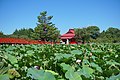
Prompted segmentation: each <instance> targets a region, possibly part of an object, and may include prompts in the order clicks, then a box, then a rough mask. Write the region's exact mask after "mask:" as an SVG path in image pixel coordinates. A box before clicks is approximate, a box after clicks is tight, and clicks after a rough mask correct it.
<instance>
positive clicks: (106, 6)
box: [0, 0, 120, 34]
mask: <svg viewBox="0 0 120 80" xmlns="http://www.w3.org/2000/svg"><path fill="white" fill-rule="evenodd" d="M42 11H47V15H48V16H53V18H52V23H54V24H55V26H56V27H57V28H58V30H60V33H61V34H64V33H66V32H67V31H68V30H69V29H71V28H83V27H88V26H98V27H99V28H100V31H103V30H107V29H108V28H109V27H114V28H119V29H120V0H0V31H2V32H3V33H4V34H12V33H13V32H14V31H15V30H16V29H21V28H33V29H34V28H35V27H36V23H37V21H38V19H37V16H39V15H40V12H42Z"/></svg>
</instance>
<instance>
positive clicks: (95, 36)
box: [75, 26, 120, 43]
mask: <svg viewBox="0 0 120 80" xmlns="http://www.w3.org/2000/svg"><path fill="white" fill-rule="evenodd" d="M75 35H76V36H75V39H76V41H77V42H82V43H85V42H95V43H120V29H117V28H113V27H110V28H108V29H107V30H106V31H103V32H100V29H99V27H97V26H88V27H87V28H75Z"/></svg>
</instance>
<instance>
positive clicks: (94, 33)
mask: <svg viewBox="0 0 120 80" xmlns="http://www.w3.org/2000/svg"><path fill="white" fill-rule="evenodd" d="M87 32H88V33H89V34H90V37H91V38H92V39H96V38H97V37H98V36H99V34H100V29H99V27H97V26H88V27H87Z"/></svg>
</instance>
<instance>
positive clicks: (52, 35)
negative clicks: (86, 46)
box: [33, 11, 60, 41]
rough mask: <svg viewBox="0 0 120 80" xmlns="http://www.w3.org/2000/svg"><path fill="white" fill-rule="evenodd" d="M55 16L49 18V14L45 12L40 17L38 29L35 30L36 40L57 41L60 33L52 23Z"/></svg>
mask: <svg viewBox="0 0 120 80" xmlns="http://www.w3.org/2000/svg"><path fill="white" fill-rule="evenodd" d="M52 18H53V16H47V12H46V11H43V12H41V13H40V15H39V16H38V23H37V27H35V29H34V32H35V33H34V34H33V36H34V38H35V39H39V40H42V41H52V40H53V41H56V40H57V39H58V38H59V35H60V31H59V30H58V29H57V28H56V27H55V25H54V24H53V23H52V22H51V19H52Z"/></svg>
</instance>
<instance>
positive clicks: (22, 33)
mask: <svg viewBox="0 0 120 80" xmlns="http://www.w3.org/2000/svg"><path fill="white" fill-rule="evenodd" d="M33 33H34V30H33V29H32V28H29V29H25V28H22V29H20V30H17V29H16V30H15V31H14V32H13V34H12V35H10V36H11V37H14V38H25V39H33V37H32V34H33Z"/></svg>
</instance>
